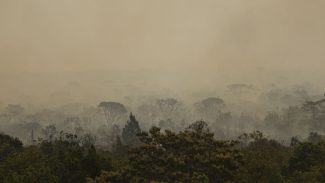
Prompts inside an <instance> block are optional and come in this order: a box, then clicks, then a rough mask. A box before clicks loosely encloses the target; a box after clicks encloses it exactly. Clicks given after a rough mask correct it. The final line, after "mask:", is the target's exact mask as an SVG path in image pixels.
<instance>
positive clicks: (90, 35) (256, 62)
mask: <svg viewBox="0 0 325 183" xmlns="http://www.w3.org/2000/svg"><path fill="white" fill-rule="evenodd" d="M324 8H325V1H324V0H249V1H243V0H211V1H210V0H200V1H199V0H160V1H158V0H114V1H113V0H28V1H26V0H0V63H1V66H0V72H20V71H81V70H89V69H142V68H147V69H157V68H165V69H174V70H179V69H182V70H184V69H187V70H191V69H203V70H206V71H212V72H214V71H216V72H218V71H219V72H227V71H232V72H234V70H236V72H241V71H243V72H245V71H248V70H250V69H249V68H259V67H264V68H270V69H277V68H280V67H281V68H285V69H298V70H312V69H316V68H317V69H321V68H324V67H323V66H325V64H324V61H325V60H324V58H325V51H324V49H325V11H324Z"/></svg>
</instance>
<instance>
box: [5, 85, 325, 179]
mask: <svg viewBox="0 0 325 183" xmlns="http://www.w3.org/2000/svg"><path fill="white" fill-rule="evenodd" d="M231 87H233V88H232V90H235V91H237V90H240V91H242V90H245V89H246V90H249V89H250V87H251V86H248V85H232V86H231ZM234 88H235V89H234ZM238 88H239V89H238ZM299 91H300V94H301V93H302V94H304V93H305V94H306V93H307V92H303V90H302V89H301V90H299ZM272 92H273V93H272ZM298 93H299V92H298ZM268 96H269V97H270V98H271V99H272V100H274V99H275V98H276V95H275V94H274V91H271V92H269V95H268ZM285 96H286V97H288V96H287V95H285ZM272 97H273V98H272ZM277 97H280V98H281V99H283V98H284V97H281V96H280V95H279V96H277ZM314 98H318V99H317V100H308V101H305V102H303V103H301V104H299V105H294V106H287V107H284V108H282V109H281V110H279V111H268V112H266V113H265V116H264V117H262V118H261V117H259V116H257V115H255V116H251V115H249V114H247V113H244V112H242V113H240V114H239V115H238V114H232V112H231V111H230V109H231V108H229V107H228V108H227V107H226V106H227V103H226V101H224V100H223V99H221V98H218V97H207V98H204V99H202V100H200V101H198V102H195V103H193V104H192V106H189V105H185V104H184V103H183V102H182V101H181V100H180V99H176V98H159V99H155V100H153V101H151V103H150V102H149V101H147V103H144V104H141V105H138V107H137V108H131V107H129V106H125V105H124V104H122V103H119V102H112V101H102V102H100V103H99V104H98V105H97V106H94V107H92V106H86V105H82V104H67V105H63V106H61V107H59V108H56V109H42V110H40V111H37V112H34V113H33V112H30V111H28V109H26V108H24V107H23V106H22V105H20V104H8V105H7V106H6V107H5V108H4V109H3V110H2V112H1V115H0V120H1V129H2V131H3V133H2V134H1V135H0V175H1V176H0V182H3V183H20V182H24V183H45V182H53V183H76V182H78V183H82V182H84V183H128V182H130V183H140V182H141V183H142V182H143V183H158V182H166V183H167V182H171V183H173V182H175V183H176V182H179V183H181V182H186V183H187V182H188V183H191V182H192V183H208V182H211V183H214V182H215V183H230V182H234V183H235V182H236V183H237V182H239V183H240V182H243V183H244V182H245V183H255V182H256V183H264V182H265V183H281V182H283V183H318V182H319V183H322V182H325V174H324V172H325V158H324V156H323V155H324V153H325V136H324V135H323V133H324V130H325V127H324V124H323V121H324V119H325V100H324V99H322V97H319V96H315V97H314ZM131 110H132V111H131ZM133 111H134V112H133ZM138 116H139V117H138ZM194 118H197V119H196V120H193V119H194Z"/></svg>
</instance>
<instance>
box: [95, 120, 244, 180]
mask: <svg viewBox="0 0 325 183" xmlns="http://www.w3.org/2000/svg"><path fill="white" fill-rule="evenodd" d="M139 138H140V140H141V142H142V143H144V145H143V146H140V147H137V148H135V149H133V150H132V151H131V152H130V155H129V166H127V167H126V168H125V169H123V170H122V171H117V172H107V173H104V175H103V177H102V178H104V179H105V181H103V182H109V181H111V182H123V181H124V182H189V183H194V182H203V183H205V182H216V183H224V182H232V181H235V179H236V176H237V174H238V173H239V166H240V164H241V154H240V152H239V151H238V150H236V149H235V148H234V145H235V144H236V143H235V142H234V141H217V140H215V139H214V134H213V133H211V132H210V131H209V129H208V127H207V124H206V123H205V122H203V121H198V122H196V123H194V124H192V125H191V126H189V127H188V128H187V129H186V130H184V131H182V132H179V133H174V132H171V131H169V130H165V132H164V133H163V132H161V131H160V128H157V127H152V128H151V129H150V131H149V133H147V132H141V133H140V134H139ZM98 180H100V178H99V179H98ZM117 180H119V181H117ZM122 180H123V181H122ZM98 182H100V181H98Z"/></svg>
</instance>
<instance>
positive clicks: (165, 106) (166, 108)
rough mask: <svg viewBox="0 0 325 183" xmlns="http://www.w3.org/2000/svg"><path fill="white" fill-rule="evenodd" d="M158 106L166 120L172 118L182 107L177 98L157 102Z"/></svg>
mask: <svg viewBox="0 0 325 183" xmlns="http://www.w3.org/2000/svg"><path fill="white" fill-rule="evenodd" d="M157 105H158V107H159V109H160V111H161V112H162V114H163V115H164V117H165V118H170V117H171V116H172V114H173V113H174V112H175V111H176V110H177V109H178V108H179V106H180V105H181V103H180V101H178V100H177V99H175V98H166V99H159V100H157Z"/></svg>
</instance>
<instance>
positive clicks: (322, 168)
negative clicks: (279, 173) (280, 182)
mask: <svg viewBox="0 0 325 183" xmlns="http://www.w3.org/2000/svg"><path fill="white" fill-rule="evenodd" d="M324 154H325V143H324V142H323V141H322V142H319V143H317V144H313V143H310V142H303V143H299V144H298V145H296V146H294V149H293V153H292V156H291V157H290V159H289V162H288V167H287V168H286V170H285V172H286V176H287V179H288V180H289V181H288V182H289V183H305V182H313V183H314V182H315V183H321V182H325V173H324V172H325V157H324Z"/></svg>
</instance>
